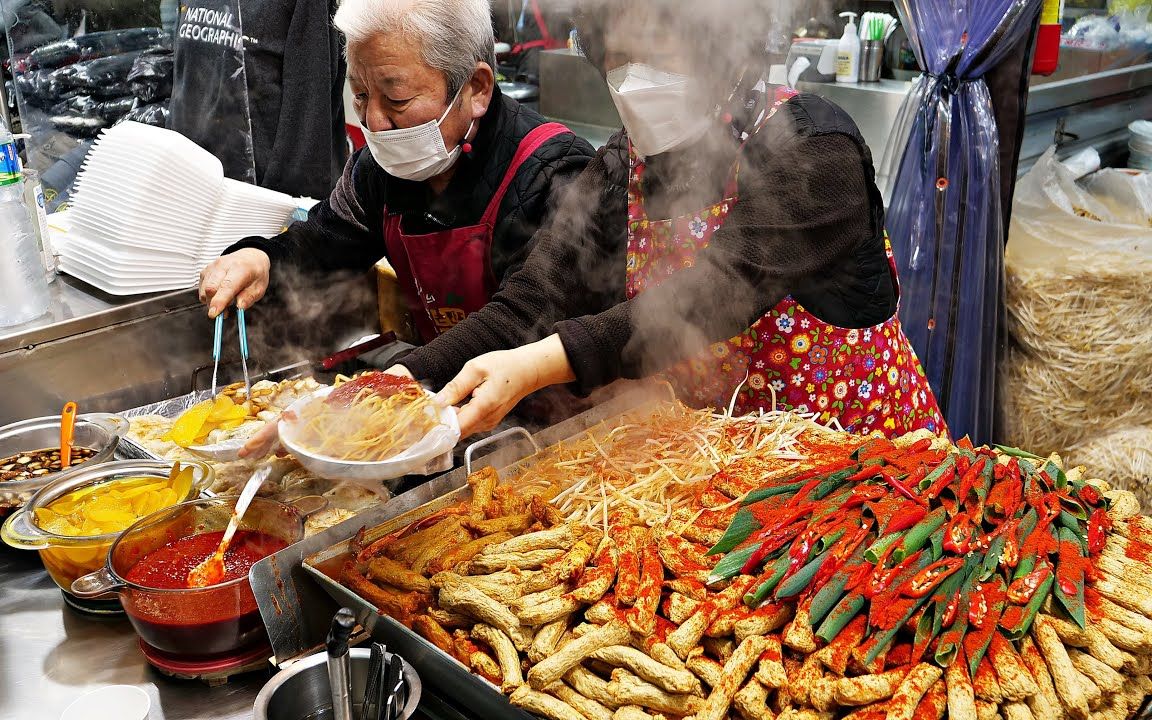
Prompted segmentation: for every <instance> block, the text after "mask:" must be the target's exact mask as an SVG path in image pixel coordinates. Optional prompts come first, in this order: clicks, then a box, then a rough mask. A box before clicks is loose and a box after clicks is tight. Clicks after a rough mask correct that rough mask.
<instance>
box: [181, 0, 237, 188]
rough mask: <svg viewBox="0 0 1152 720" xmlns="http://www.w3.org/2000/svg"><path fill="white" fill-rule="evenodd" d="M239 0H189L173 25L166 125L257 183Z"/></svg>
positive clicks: (228, 171) (229, 171) (233, 173)
mask: <svg viewBox="0 0 1152 720" xmlns="http://www.w3.org/2000/svg"><path fill="white" fill-rule="evenodd" d="M240 6H241V3H240V1H239V0H187V1H186V2H183V3H181V6H180V24H179V28H178V30H177V31H176V40H175V48H174V53H175V56H176V60H175V75H174V77H173V88H172V103H171V106H170V110H171V118H170V123H169V125H168V127H169V128H170V129H172V130H175V131H176V132H179V133H180V134H182V135H184V136H185V137H187V138H189V139H190V140H192V141H193V142H195V143H196V144H197V145H199V146H200V147H202V148H204V149H205V150H208V151H209V152H211V153H212V154H213V155H215V156H216V157H217V158H219V160H220V163H221V164H222V165H223V166H224V175H225V176H227V177H229V178H231V179H233V180H240V181H242V182H248V183H253V184H255V183H256V156H255V152H254V150H253V144H252V118H251V114H250V112H249V108H248V75H247V69H246V66H245V63H244V55H245V48H244V31H243V20H242V17H241V12H240V10H241V7H240Z"/></svg>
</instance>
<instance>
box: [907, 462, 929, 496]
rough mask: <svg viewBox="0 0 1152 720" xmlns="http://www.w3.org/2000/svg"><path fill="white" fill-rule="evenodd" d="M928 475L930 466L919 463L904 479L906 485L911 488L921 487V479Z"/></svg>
mask: <svg viewBox="0 0 1152 720" xmlns="http://www.w3.org/2000/svg"><path fill="white" fill-rule="evenodd" d="M926 477H928V466H927V465H918V466H916V469H915V470H913V471H912V473H911V474H910V475H909V476H908V478H907V479H905V480H904V485H905V486H906V487H907V488H908V489H909V490H913V489H919V487H920V481H921V480H923V479H924V478H926Z"/></svg>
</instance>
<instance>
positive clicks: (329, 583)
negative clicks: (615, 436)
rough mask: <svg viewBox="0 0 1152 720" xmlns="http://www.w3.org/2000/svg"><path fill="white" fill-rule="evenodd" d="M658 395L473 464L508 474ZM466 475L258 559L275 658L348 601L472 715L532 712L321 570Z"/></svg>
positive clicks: (623, 398)
mask: <svg viewBox="0 0 1152 720" xmlns="http://www.w3.org/2000/svg"><path fill="white" fill-rule="evenodd" d="M653 398H654V395H653V393H652V391H651V390H650V389H643V390H636V391H631V392H626V393H623V394H621V395H619V396H617V397H616V398H614V399H612V400H609V401H608V402H606V403H604V404H601V405H598V406H597V407H595V408H593V409H591V410H589V411H587V412H585V413H582V414H580V415H577V416H575V417H573V418H571V419H569V420H567V421H565V422H562V423H560V424H558V425H555V426H552V427H550V428H547V429H545V430H543V431H541V432H539V433H537V434H536V435H535V436H532V435H528V434H527V433H523V431H521V432H522V433H523V434H521V435H519V436H516V437H515V439H514V440H513V441H512V442H510V443H509V444H506V445H502V446H500V447H498V448H496V449H494V450H492V451H491V452H489V453H488V454H485V455H483V456H482V457H480V458H479V459H475V460H473V461H472V462H471V463H470V465H471V470H476V469H479V468H482V467H494V468H496V469H497V471H498V472H499V473H500V474H501V475H502V476H507V475H508V474H510V473H514V472H515V471H516V470H517V468H518V466H519V465H520V464H521V463H522V462H524V461H525V460H527V459H529V458H530V456H531V455H532V454H533V452H534V451H535V450H536V449H537V448H539V447H546V446H550V445H554V444H557V443H560V442H563V441H566V440H570V439H572V438H575V437H578V436H580V435H582V434H583V433H584V432H586V431H587V430H588V429H589V428H592V427H595V426H597V425H600V424H601V423H605V422H613V421H615V420H617V419H618V418H619V417H620V416H621V415H623V414H625V413H627V412H634V411H636V410H637V409H641V408H643V407H644V406H645V405H651V403H652V400H653ZM468 474H469V468H468V467H462V468H458V469H456V470H454V471H452V472H450V473H447V474H445V475H442V476H440V477H438V478H436V479H434V480H432V481H431V482H429V483H426V484H425V485H422V486H420V487H418V488H416V489H414V490H412V491H410V492H407V493H404V494H403V495H399V496H397V497H395V498H393V499H392V500H391V501H389V502H387V503H385V504H384V505H382V506H380V507H379V508H375V509H373V510H369V511H367V512H365V513H362V514H360V515H358V516H356V517H355V518H352V519H350V520H347V521H345V522H344V523H341V524H340V525H337V526H335V527H333V528H330V529H328V530H326V531H324V532H323V533H320V534H318V535H316V536H314V537H311V538H308V539H306V540H304V541H303V542H300V543H297V544H296V545H293V546H291V547H289V548H286V549H285V550H282V551H281V552H279V553H277V554H276V555H273V556H270V557H268V558H265V559H264V560H261V561H260V562H259V563H257V564H256V565H255V566H253V569H252V572H251V574H250V578H251V580H252V585H253V589H254V590H255V594H256V598H257V602H258V603H259V605H260V612H261V616H262V617H263V619H264V623H265V625H266V626H267V628H268V634H269V637H270V638H271V640H272V647H273V653H274V656H275V657H274V660H275V661H276V662H277V663H278V664H282V665H284V664H289V663H290V662H291V661H292V660H293V659H294V658H297V657H300V656H302V655H305V654H308V653H311V652H315V651H316V649H317V648H319V647H320V646H322V645H323V642H324V637H325V633H326V632H327V629H328V627H329V625H330V624H331V618H332V614H333V613H334V612H335V611H336V610H337V609H338V608H339V607H348V608H350V609H352V610H353V611H355V612H356V614H357V617H358V619H359V621H360V623H361V624H362V625H363V627H364V628H365V629H367V630H368V631H369V632H370V633H371V634H372V636H373V637H374V638H376V639H377V640H380V641H383V642H385V643H387V644H388V646H389V648H390V649H395V650H396V651H397V652H399V653H400V654H401V655H403V656H404V658H405V659H406V660H407V661H408V662H410V663H411V664H412V665H413V667H415V668H416V670H417V671H418V672H419V673H420V676H421V678H422V680H423V681H424V682H425V684H426V686H429V685H430V686H432V687H433V688H434V689H435V690H436V691H437V692H439V693H440V694H441V695H443V696H446V697H449V698H451V699H452V700H453V701H454V702H455V703H457V704H459V705H461V706H463V707H465V708H467V709H468V711H469V712H470V713H471V714H473V715H475V716H476V717H482V718H490V717H509V718H518V719H520V720H529V719H530V718H532V716H531V715H529V714H528V713H525V712H523V711H522V710H519V709H518V708H514V707H512V706H511V705H510V704H509V703H508V700H507V698H506V697H505V696H504V695H503V693H501V692H500V690H499V688H497V687H495V686H494V685H492V684H490V683H488V682H487V681H486V680H484V679H482V678H480V677H478V676H476V675H473V674H472V673H471V672H469V671H468V669H467V668H465V667H464V666H463V665H462V664H460V663H459V662H458V661H457V660H456V659H455V658H453V657H451V656H449V655H447V654H445V653H443V652H441V651H440V650H439V649H438V648H436V647H435V646H433V645H432V644H431V643H429V642H427V641H426V640H425V639H424V638H422V637H420V636H419V635H417V634H416V633H414V632H413V631H411V630H409V629H408V628H406V627H404V626H403V625H401V624H400V623H398V622H396V621H395V620H393V619H392V618H390V617H387V616H382V615H380V613H379V612H378V611H377V609H376V607H375V606H374V605H373V604H372V603H370V602H368V601H367V600H365V599H364V598H361V597H359V596H358V595H356V594H355V593H353V592H351V591H350V590H348V589H347V588H345V587H344V586H342V585H340V584H339V583H338V582H336V581H335V580H333V579H332V578H331V577H329V576H328V575H327V574H325V572H324V567H325V566H326V564H330V565H336V566H337V567H338V565H339V563H340V562H341V561H342V560H343V558H344V557H345V556H346V555H347V554H348V552H349V549H348V546H349V543H350V541H351V538H352V536H354V535H355V534H356V533H357V532H358V531H359V530H360V529H361V528H365V527H367V528H370V530H369V532H368V538H369V539H376V538H379V537H383V536H384V535H386V534H388V533H390V532H393V531H394V530H397V529H399V528H402V527H404V526H406V525H408V524H409V523H412V522H414V521H416V520H419V519H420V518H423V517H426V516H428V515H429V514H431V513H434V512H436V511H438V510H440V509H442V508H444V507H447V506H449V505H452V504H455V503H458V502H463V501H465V500H467V499H468V498H469V497H470V496H471V489H470V488H469V487H468V486H467V478H468Z"/></svg>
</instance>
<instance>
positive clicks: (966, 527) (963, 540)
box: [944, 512, 972, 555]
mask: <svg viewBox="0 0 1152 720" xmlns="http://www.w3.org/2000/svg"><path fill="white" fill-rule="evenodd" d="M971 537H972V521H971V520H970V519H969V518H968V515H967V514H966V513H962V512H961V513H956V515H955V516H954V517H953V518H952V519H951V520H949V521H948V529H946V530H945V531H944V549H945V550H947V551H948V552H952V553H956V554H957V555H964V554H966V553H967V552H968V551H969V550H971V549H972V540H971Z"/></svg>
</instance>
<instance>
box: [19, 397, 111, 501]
mask: <svg viewBox="0 0 1152 720" xmlns="http://www.w3.org/2000/svg"><path fill="white" fill-rule="evenodd" d="M128 427H129V425H128V421H127V420H125V419H124V418H122V417H120V416H119V415H111V414H108V413H85V414H84V415H77V416H76V429H75V431H74V433H73V436H72V446H73V447H77V448H89V449H91V450H95V451H96V454H95V455H94V456H92V457H91V458H89V459H87V460H85V461H84V462H83V464H77V465H76V469H79V468H81V467H91V466H93V465H96V464H98V463H103V462H107V461H109V460H111V459H112V457H113V455H114V454H115V453H116V446H117V445H118V444H119V443H120V438H121V437H123V436H124V435H125V434H126V433H127V432H128ZM59 447H60V416H59V415H49V416H47V417H38V418H31V419H29V420H21V421H20V422H17V423H12V424H11V425H5V426H4V427H0V459H4V458H8V457H11V456H12V455H17V454H21V453H31V452H35V451H37V450H44V449H47V448H57V449H59ZM69 472H71V470H69ZM62 474H63V473H62V472H55V473H48V474H46V475H44V476H41V477H37V478H30V479H28V480H7V481H4V482H0V516H2V515H4V514H6V511H8V510H11V509H13V508H17V507H20V506H21V505H23V504H24V503H26V502H28V500H29V499H30V498H31V497H32V496H33V495H35V494H36V492H37V491H38V490H40V489H41V488H43V487H44V486H45V485H47V484H48V483H50V482H52V481H53V480H56V479H57V478H59V477H60V476H61V475H62Z"/></svg>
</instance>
